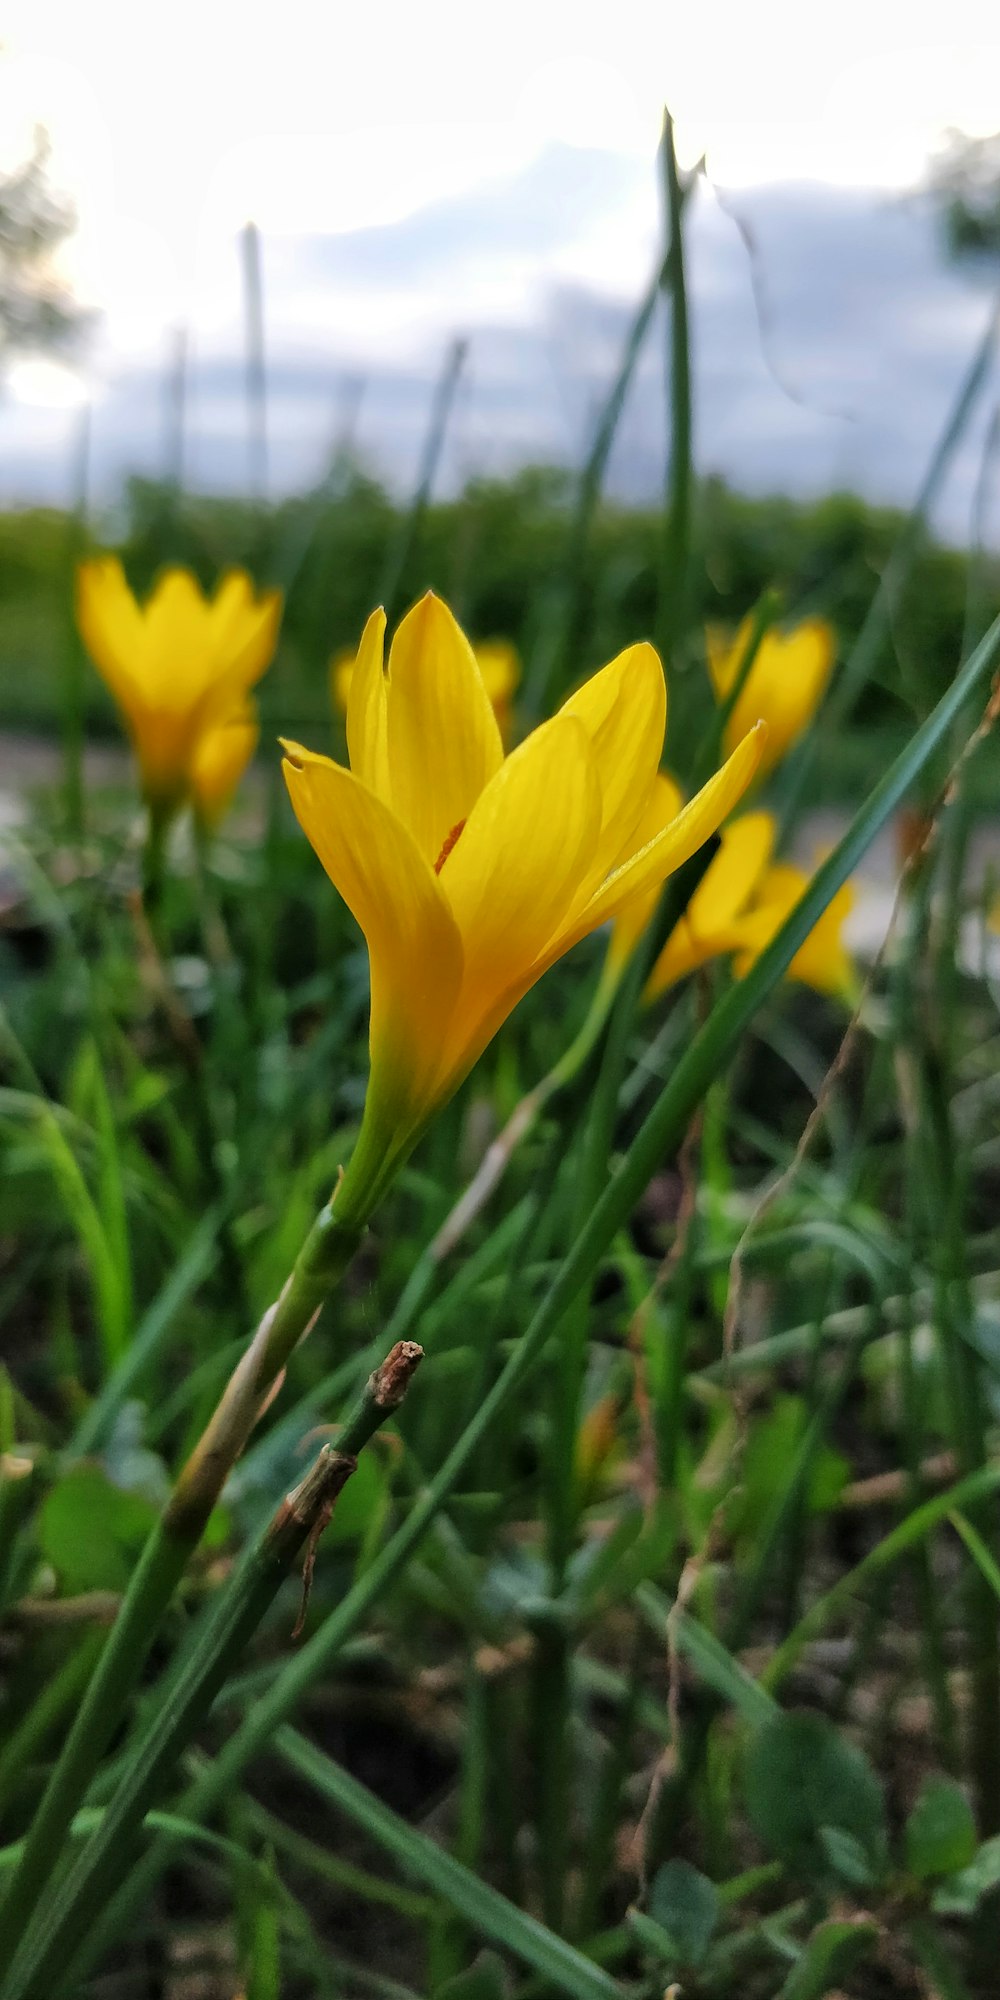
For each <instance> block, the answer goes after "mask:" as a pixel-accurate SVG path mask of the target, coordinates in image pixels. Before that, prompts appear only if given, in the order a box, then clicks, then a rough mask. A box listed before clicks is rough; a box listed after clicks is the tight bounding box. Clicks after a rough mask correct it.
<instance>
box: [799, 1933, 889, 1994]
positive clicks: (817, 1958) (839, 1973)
mask: <svg viewBox="0 0 1000 2000" xmlns="http://www.w3.org/2000/svg"><path fill="white" fill-rule="evenodd" d="M877 1936H878V1931H877V1929H876V1926H875V1925H874V1924H869V1923H864V1922H856V1923H849V1922H842V1921H840V1920H839V1919H838V1918H830V1919H829V1920H828V1921H827V1922H826V1923H823V1924H818V1925H817V1927H816V1929H815V1930H814V1931H813V1934H812V1936H811V1937H810V1938H809V1939H808V1941H807V1943H806V1946H805V1949H804V1951H803V1953H802V1956H801V1958H800V1959H799V1960H798V1962H797V1964H795V1965H794V1966H793V1967H792V1970H791V1972H790V1973H789V1975H788V1978H787V1979H786V1980H785V1983H784V1985H783V1986H782V1987H781V1988H780V1990H779V1992H778V1994H777V2000H823V1996H824V1994H827V1993H829V1991H830V1988H831V1987H832V1986H835V1985H839V1983H840V1981H841V1980H843V1979H845V1978H846V1977H847V1974H848V1973H849V1972H850V1971H852V1969H853V1968H854V1966H856V1965H857V1964H858V1963H859V1961H860V1960H861V1959H862V1958H863V1957H864V1955H865V1953H866V1951H868V1949H869V1947H870V1946H871V1945H872V1944H874V1942H875V1939H876V1938H877Z"/></svg>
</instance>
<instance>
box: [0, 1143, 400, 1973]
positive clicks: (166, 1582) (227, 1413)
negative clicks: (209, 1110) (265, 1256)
mask: <svg viewBox="0 0 1000 2000" xmlns="http://www.w3.org/2000/svg"><path fill="white" fill-rule="evenodd" d="M352 1192H353V1190H352V1188H351V1183H350V1179H349V1177H348V1178H345V1180H344V1181H343V1182H342V1183H341V1186H340V1188H339V1190H338V1192H337V1195H335V1196H334V1198H333V1201H331V1202H330V1203H328V1204H327V1206H326V1208H324V1209H323V1210H322V1211H321V1213H320V1215H319V1216H318V1217H317V1219H316V1221H315V1223H314V1224H313V1227H312V1230H311V1231H310V1233H309V1236H308V1237H307V1238H306V1241H305V1243H304V1245H303V1247H302V1250H301V1251H300V1253H299V1257H298V1260H297V1262H296V1264H295V1268H294V1270H293V1271H292V1274H291V1276H290V1278H289V1279H288V1282H287V1284H286V1285H285V1288H284V1291H283V1292H282V1294H281V1297H280V1298H279V1299H278V1300H277V1301H276V1303H275V1304H274V1305H273V1306H271V1307H270V1308H269V1310H268V1311H267V1312H266V1313H265V1314H264V1317H263V1319H262V1320H261V1322H260V1325H259V1327H258V1329H257V1332H256V1333H255V1335H254V1337H253V1339H252V1341H251V1342H250V1345H249V1347H248V1348H247V1349H246V1352H245V1353H244V1355H243V1356H242V1359H241V1360H240V1361H239V1362H238V1364H237V1366H236V1368H235V1369H234V1371H233V1374H232V1375H231V1377H230V1379H229V1381H228V1383H227V1384H226V1388H225V1390H224V1391H223V1394H222V1397H221V1398H220V1401H219V1403H218V1405H217V1406H216V1409H215V1412H214V1414H213V1416H212V1417H211V1418H210V1419H209V1422H208V1425H207V1426H206V1429H205V1430H204V1432H203V1433H202V1436H201V1438H200V1439H199V1441H198V1443H197V1445H196V1446H195V1448H194V1450H193V1452H192V1453H191V1456H190V1458H189V1459H188V1462H187V1464H186V1465H185V1466H184V1468H183V1470H182V1472H181V1474H180V1477H179V1478H178V1480H177V1483H176V1486H175V1487H174V1490H173V1492H172V1494H171V1496H170V1499H169V1500H168V1501H167V1504H166V1506H165V1508H164V1510H163V1513H162V1515H161V1517H160V1519H159V1521H158V1522H157V1525H156V1527H155V1528H154V1530H153V1532H152V1534H151V1536H150V1538H149V1540H148V1542H147V1543H146V1546H145V1548H144V1550H143V1552H142V1555H141V1556H140V1558H139V1562H138V1564H137V1565H136V1568H135V1570H134V1572H133V1575H132V1578H131V1581H130V1584H129V1588H128V1591H127V1593H126V1596H125V1598H124V1600H123V1603H122V1607H121V1610H120V1611H119V1614H118V1617H117V1619H116V1620H115V1623H114V1625H113V1627H112V1629H111V1631H110V1633H109V1634H108V1638H107V1641H106V1643H105V1647H104V1650H103V1652H102V1654H101V1657H100V1660H99V1662H98V1665H97V1667H96V1669H95V1671H94V1674H93V1677H92V1679H91V1682H90V1685H89V1687H88V1689H87V1693H86V1695H85V1697H84V1699H83V1701H82V1703H81V1706H80V1708H79V1709H78V1711H77V1714H76V1719H75V1721H74V1724H73V1727H72V1729H71V1730H70V1733H69V1735H68V1737H67V1739H66V1742H65V1744H64V1746H63V1750H62V1754H61V1756H60V1758H59V1760H58V1762H57V1763H56V1766H55V1768H54V1770H53V1772H52V1774H51V1777H50V1779H49V1782H48V1785H47V1786H46V1789H45V1792H44V1794H43V1796H42V1800H41V1803H40V1805H39V1808H38V1811H37V1812H36V1814H35V1817H34V1820H33V1821H32V1824H31V1827H30V1830H29V1832H28V1836H27V1839H26V1841H25V1847H24V1853H23V1855H22V1857H21V1861H20V1864H19V1866H18V1868H17V1871H16V1873H15V1875H14V1876H13V1878H12V1880H11V1883H10V1885H9V1888H8V1891H7V1895H6V1897H5V1899H4V1901H3V1903H2V1905H0V1977H2V1976H3V1974H4V1973H6V1972H7V1971H8V1970H9V1968H10V1965H11V1963H12V1961H13V1956H14V1953H15V1951H16V1949H17V1947H18V1944H19V1943H20V1941H21V1939H22V1937H23V1936H24V1932H25V1929H26V1927H27V1924H28V1922H29V1920H30V1918H31V1914H32V1911H33V1910H34V1908H35V1906H36V1904H37V1902H38V1898H39V1896H40V1895H41V1893H42V1891H43V1889H44V1887H45V1884H46V1882H47V1881H48V1879H49V1877H50V1875H51V1874H52V1871H53V1869H54V1867H55V1865H56V1862H57V1861H58V1858H59V1854H60V1851H61V1848H62V1845H63V1842H64V1841H65V1839H66V1837H67V1834H68V1831H69V1826H70V1822H71V1821H72V1818H73V1814H74V1813H75V1812H76V1809H77V1807H78V1806H79V1805H80V1804H82V1802H83V1799H84V1797H85V1794H86V1791H87V1787H88V1785H89V1783H90V1780H91V1778H92V1776H93V1774H94V1771H95V1770H96V1768H97V1765H98V1763H99V1761H100V1759H101V1757H102V1756H103V1754H104V1751H105V1749H106V1747H107V1744H108V1743H109V1741H110V1739H111V1736H112V1735H113V1733H114V1730H115V1729H116V1728H117V1726H118V1722H119V1719H120V1717H121V1714H122V1711H123V1709H124V1707H125V1705H126V1703H127V1701H128V1698H129V1695H130V1694H131V1692H132V1689H133V1688H134V1687H135V1685H136V1682H137V1680H138V1678H139V1675H140V1673H141V1671H142V1667H143V1663H144V1661H145V1659H146V1657H147V1655H148V1653H149V1649H150V1647H151V1645H152V1643H153V1640H154V1639H155V1637H156V1635H157V1632H158V1631H159V1629H160V1626H161V1624H162V1622H163V1617H164V1614H165V1612H166V1609H167V1606H168V1604H169V1602H170V1599H171V1598H172V1596H173V1593H174V1590H175V1588H176V1586H177V1584H178V1583H179V1581H180V1579H181V1577H182V1575H183V1573H184V1571H185V1569H186V1567H187V1564H188V1562H189V1560H190V1558H191V1555H192V1554H193V1552H194V1550H195V1548H196V1547H197V1545H198V1543H199V1541H200V1540H201V1536H202V1533H203V1531H204V1528H205V1524H206V1522H207V1521H208V1517H209V1515H210V1514H211V1512H212V1509H213V1507H214V1506H215V1504H216V1501H217V1500H218V1497H219V1494H220V1493H221V1491H222V1488H223V1485H224V1484H225V1480H226V1477H227V1474H228V1473H229V1470H230V1468H231V1466H232V1465H233V1464H234V1462H235V1460H236V1459H237V1458H238V1456H239V1454H240V1452H241V1451H242V1449H243V1446H244V1445H245V1444H246V1441H247V1438H248V1437H249V1435H250V1432H251V1431H252V1429H253V1426H254V1424H255V1423H256V1421H257V1419H258V1417H259V1416H260V1415H261V1413H262V1411H263V1409H264V1407H265V1405H266V1403H267V1401H268V1399H269V1397H270V1396H271V1394H272V1393H273V1392H274V1390H275V1388H276V1385H277V1384H278V1379H279V1377H280V1375H281V1373H282V1371H283V1370H284V1367H285V1364H286V1362H287V1361H288V1359H289V1356H290V1355H291V1353H292V1351H293V1349H294V1348H295V1347H296V1346H297V1345H298V1343H299V1341H300V1340H301V1339H302V1338H303V1336H304V1335H305V1334H306V1333H307V1332H308V1330H309V1328H310V1326H311V1325H312V1322H313V1320H314V1319H315V1317H316V1315H317V1313H318V1312H319V1309H320V1307H321V1306H322V1304H323V1302H324V1300H325V1299H326V1297H327V1295H328V1293H329V1291H330V1289H331V1287H332V1285H333V1284H334V1282H335V1281H336V1279H337V1278H339V1277H340V1275H341V1274H342V1272H343V1271H344V1270H345V1269H346V1266H347V1265H348V1263H349V1262H350V1260H351V1258H352V1256H353V1254H354V1251H355V1249H356V1248H357V1245H358V1242H359V1240H360V1236H361V1229H362V1226H363V1217H361V1216H359V1215H358V1213H357V1209H356V1207H355V1204H354V1202H353V1200H352V1199H351V1195H352ZM335 1204H336V1206H337V1213H336V1214H335V1213H334V1205H335Z"/></svg>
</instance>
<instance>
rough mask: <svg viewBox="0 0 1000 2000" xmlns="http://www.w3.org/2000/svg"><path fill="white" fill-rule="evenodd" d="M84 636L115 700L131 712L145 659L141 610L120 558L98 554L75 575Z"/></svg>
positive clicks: (79, 618)
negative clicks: (127, 581)
mask: <svg viewBox="0 0 1000 2000" xmlns="http://www.w3.org/2000/svg"><path fill="white" fill-rule="evenodd" d="M76 615H77V623H78V624H79V627H80V636H81V638H82V639H83V643H84V645H85V646H86V648H87V651H88V653H89V654H90V657H91V659H92V660H93V662H94V665H95V666H96V668H97V671H98V673H99V674H100V675H101V678H102V680H104V681H105V682H106V684H107V686H108V688H109V689H110V691H111V693H112V694H113V695H114V697H115V700H116V701H117V702H118V703H119V704H120V705H121V707H122V708H123V709H125V711H126V713H128V712H129V709H130V705H131V704H132V702H133V701H134V699H135V695H136V690H137V688H141V686H142V679H143V667H144V663H145V658H146V632H145V626H144V624H143V618H142V613H141V611H140V610H139V606H138V604H137V603H136V601H135V598H134V597H133V595H132V592H131V591H130V589H129V587H128V584H127V583H126V581H125V571H124V570H123V568H122V566H121V563H120V562H119V561H118V558H117V556H95V557H94V559H93V560H92V561H90V562H84V563H81V564H80V567H79V569H78V571H77V577H76Z"/></svg>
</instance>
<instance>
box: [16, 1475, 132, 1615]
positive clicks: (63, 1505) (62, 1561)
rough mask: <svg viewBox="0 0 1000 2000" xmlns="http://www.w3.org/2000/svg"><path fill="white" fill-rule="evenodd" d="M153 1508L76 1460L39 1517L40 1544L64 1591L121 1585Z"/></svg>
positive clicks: (72, 1592) (55, 1487)
mask: <svg viewBox="0 0 1000 2000" xmlns="http://www.w3.org/2000/svg"><path fill="white" fill-rule="evenodd" d="M155 1520H156V1509H155V1507H153V1506H151V1505H150V1503H149V1501H148V1500H144V1499H143V1498H142V1496H141V1494H138V1493H126V1492H124V1491H123V1490H122V1488H121V1487H119V1486H113V1485H112V1484H111V1481H110V1480H109V1479H108V1478H107V1476H106V1474H105V1473H104V1472H102V1470H101V1468H100V1466H97V1465H77V1466H74V1467H73V1469H72V1470H71V1471H69V1472H67V1473H66V1474H65V1476H64V1477H63V1478H62V1479H60V1480H59V1481H58V1483H57V1484H56V1485H55V1486H54V1487H53V1488H52V1491H51V1493H49V1494H48V1496H47V1497H46V1499H45V1501H44V1502H43V1504H42V1507H41V1510H40V1512H39V1516H38V1546H39V1551H40V1553H41V1555H42V1556H44V1558H45V1560H46V1561H47V1562H50V1563H51V1564H52V1567H53V1569H54V1570H55V1572H56V1575H57V1577H58V1579H59V1583H60V1586H61V1588H62V1590H63V1591H64V1592H65V1593H66V1595H67V1596H72V1595H73V1594H74V1593H75V1592H76V1591H83V1590H121V1589H123V1588H124V1585H125V1584H126V1583H127V1581H128V1577H129V1572H130V1570H131V1568H132V1565H133V1563H134V1561H135V1558H136V1556H137V1555H138V1553H139V1550H140V1549H141V1547H142V1545H143V1542H144V1541H145V1539H146V1536H147V1535H148V1534H149V1531H150V1528H151V1527H152V1526H153V1523H154V1521H155Z"/></svg>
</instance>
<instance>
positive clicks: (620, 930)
mask: <svg viewBox="0 0 1000 2000" xmlns="http://www.w3.org/2000/svg"><path fill="white" fill-rule="evenodd" d="M660 783H661V785H664V786H668V787H670V791H671V795H672V796H674V797H677V798H678V799H679V794H678V793H677V788H676V786H674V785H673V781H672V779H669V778H665V777H664V776H663V775H662V774H661V777H660ZM675 810H676V807H675ZM776 831H777V829H776V824H775V821H774V818H773V816H772V814H771V813H767V812H750V813H743V814H741V815H740V817H739V818H738V819H734V820H731V821H730V824H729V825H728V826H727V827H724V828H723V831H722V834H721V836H720V841H719V848H718V852H717V853H716V854H714V855H713V857H712V859H711V861H710V862H709V864H708V867H707V868H706V870H705V873H704V875H703V876H702V878H701V881H700V882H699V884H698V886H697V888H696V889H695V890H694V892H693V894H692V897H691V901H690V903H689V904H688V907H687V910H686V911H685V913H684V915H683V917H682V918H681V920H680V922H679V923H678V924H676V925H675V926H674V929H673V930H672V931H671V933H670V936H669V937H668V939H667V942H666V944H665V945H664V947H663V950H662V951H661V952H660V955H659V957H658V959H657V961H656V964H655V965H654V967H653V970H652V972H651V973H650V975H649V979H648V981H647V983H646V987H645V991H644V993H643V999H644V1000H645V1001H646V1002H647V1003H648V1002H651V1001H653V1000H656V999H658V998H659V996H660V994H661V993H665V992H666V991H667V988H668V987H670V986H674V985H676V983H677V981H678V980H679V979H684V978H686V977H687V975H688V973H690V972H694V971H695V970H696V969H697V967H698V966H699V965H707V964H708V962H709V961H710V960H711V959H715V958H724V957H729V956H731V957H732V958H733V961H734V969H735V971H736V973H737V975H738V976H739V977H741V978H742V976H743V974H744V973H745V972H747V971H749V969H750V966H751V965H752V964H753V963H754V960H755V959H757V958H759V957H760V954H761V952H762V951H763V950H764V948H765V946H766V945H769V944H770V942H771V939H772V938H773V937H775V936H776V935H777V933H778V931H779V930H780V929H781V926H782V924H783V923H784V921H785V918H786V917H787V916H788V915H789V914H790V913H791V911H792V910H793V909H794V907H795V904H796V903H797V902H798V900H799V897H800V896H801V895H802V892H803V890H804V889H805V888H806V886H807V885H808V882H809V879H810V878H809V876H808V875H807V874H806V873H805V871H804V870H803V869H801V868H796V867H794V866H793V865H792V864H791V863H790V862H775V863H773V864H772V863H771V855H772V853H773V851H774V842H775V837H776ZM769 864H770V865H769ZM658 898H659V889H658V888H655V889H653V890H651V891H649V892H647V893H646V894H645V895H643V896H641V897H639V898H637V899H636V900H635V901H634V902H631V903H629V904H628V905H627V906H626V908H625V909H624V910H623V911H622V913H621V915H620V917H619V918H618V921H617V923H616V924H615V927H614V931H613V933H612V940H611V946H610V949H609V958H610V961H611V963H612V964H613V965H615V966H617V967H620V966H621V965H623V964H624V962H625V960H626V959H627V958H628V956H629V954H630V953H631V951H632V950H633V949H634V947H635V945H636V944H637V943H638V940H639V938H640V937H641V936H642V933H643V931H644V930H645V928H646V925H647V924H648V922H649V920H650V918H651V916H652V914H653V911H654V910H655V908H656V904H657V901H658ZM853 903H854V890H853V888H852V886H851V884H850V883H845V885H844V887H843V888H842V889H840V890H839V891H838V893H837V895H836V896H834V898H833V901H832V902H831V903H830V904H829V906H828V908H827V909H826V910H825V911H824V913H823V915H822V916H821V917H820V919H819V922H818V923H817V924H816V926H815V928H814V929H813V930H812V931H810V933H809V936H808V937H807V939H806V941H805V943H804V944H803V945H802V946H801V947H800V949H799V950H798V951H797V952H796V954H795V957H794V958H793V960H792V962H791V965H790V966H789V968H788V972H787V973H786V975H785V976H786V978H788V979H798V980H801V981H802V983H803V984H804V985H806V986H814V987H816V988H817V990H818V991H819V992H821V993H831V994H834V995H839V996H840V997H841V998H844V997H846V996H847V995H848V994H849V993H850V992H851V991H852V989H853V986H854V983H855V974H854V967H853V965H852V962H851V959H850V956H849V954H848V952H847V950H846V949H845V947H844V945H843V943H842V940H841V930H842V928H843V924H844V920H845V918H846V917H847V915H848V913H849V911H850V910H851V908H852V906H853Z"/></svg>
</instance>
